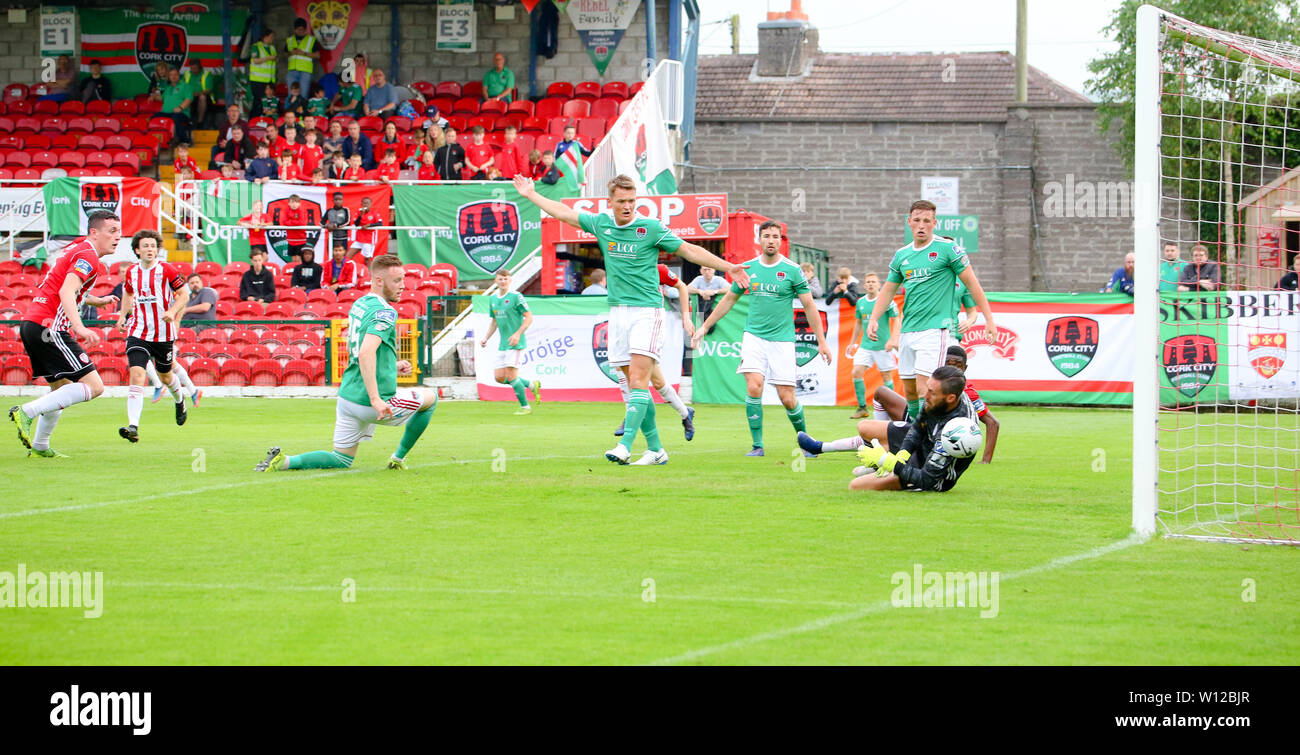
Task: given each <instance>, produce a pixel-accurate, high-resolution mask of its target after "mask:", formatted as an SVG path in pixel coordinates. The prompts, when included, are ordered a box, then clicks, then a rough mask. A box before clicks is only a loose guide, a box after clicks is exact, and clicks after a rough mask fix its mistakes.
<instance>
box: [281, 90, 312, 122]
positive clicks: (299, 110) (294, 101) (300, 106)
mask: <svg viewBox="0 0 1300 755" xmlns="http://www.w3.org/2000/svg"><path fill="white" fill-rule="evenodd" d="M281 109H282V110H283V112H284V114H285V116H288V115H290V114H292V115H293V117H294V118H297V117H298V116H300V115H302V114H303V113H304V112H306V110H307V98H306V97H303V96H302V87H301V86H300V85H299V84H298V82H296V81H295V82H293V83H292V84H290V85H289V93H288V94H286V95H285V96H284V105H283V107H282V108H281Z"/></svg>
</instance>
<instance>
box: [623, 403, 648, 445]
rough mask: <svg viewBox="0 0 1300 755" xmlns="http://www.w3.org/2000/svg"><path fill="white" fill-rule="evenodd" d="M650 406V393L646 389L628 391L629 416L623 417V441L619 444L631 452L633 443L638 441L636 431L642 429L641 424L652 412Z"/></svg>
mask: <svg viewBox="0 0 1300 755" xmlns="http://www.w3.org/2000/svg"><path fill="white" fill-rule="evenodd" d="M649 405H650V391H648V390H645V389H639V390H629V391H628V401H627V414H626V415H625V416H624V417H623V428H624V432H623V440H621V441H619V443H620V444H621V445H622V446H623V447H624V448H626V449H627V450H629V451H631V450H632V441H633V440H635V439H636V431H637V430H638V429H641V423H642V422H644V421H645V416H646V414H648V413H649V412H650V409H649V408H648V407H649Z"/></svg>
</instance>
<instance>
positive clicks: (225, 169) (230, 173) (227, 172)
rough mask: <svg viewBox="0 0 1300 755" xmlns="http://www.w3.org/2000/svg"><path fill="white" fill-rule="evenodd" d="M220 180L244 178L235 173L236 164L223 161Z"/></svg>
mask: <svg viewBox="0 0 1300 755" xmlns="http://www.w3.org/2000/svg"><path fill="white" fill-rule="evenodd" d="M220 180H222V181H239V180H242V179H241V178H240V177H239V176H238V175H236V174H235V166H233V165H231V164H230V163H222V165H221V179H220Z"/></svg>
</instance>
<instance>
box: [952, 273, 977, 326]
mask: <svg viewBox="0 0 1300 755" xmlns="http://www.w3.org/2000/svg"><path fill="white" fill-rule="evenodd" d="M973 306H975V297H973V296H971V295H970V289H968V288H966V284H965V283H962V282H961V281H960V280H959V281H957V293H956V294H954V298H953V300H952V324H951V325H949V326H948V332H950V333H952V334H953V336H954V337H955V336H957V335H958V329H957V326H958V325H959V324H961V317H960V315H961V313H962V310H965V309H969V308H971V307H973ZM959 340H960V339H959Z"/></svg>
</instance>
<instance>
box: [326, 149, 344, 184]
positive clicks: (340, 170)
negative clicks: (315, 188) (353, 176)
mask: <svg viewBox="0 0 1300 755" xmlns="http://www.w3.org/2000/svg"><path fill="white" fill-rule="evenodd" d="M347 170H348V160H347V158H345V157H344V156H343V153H342V152H335V153H334V157H333V158H332V159H331V160H330V169H329V173H328V174H327V175H328V176H329V178H330V180H331V181H342V180H343V174H344V173H346V172H347Z"/></svg>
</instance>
